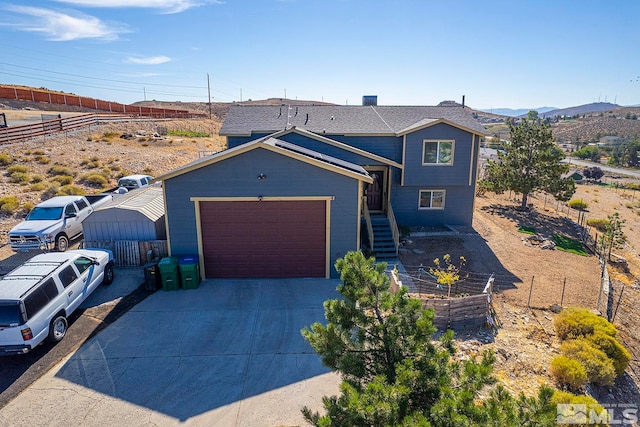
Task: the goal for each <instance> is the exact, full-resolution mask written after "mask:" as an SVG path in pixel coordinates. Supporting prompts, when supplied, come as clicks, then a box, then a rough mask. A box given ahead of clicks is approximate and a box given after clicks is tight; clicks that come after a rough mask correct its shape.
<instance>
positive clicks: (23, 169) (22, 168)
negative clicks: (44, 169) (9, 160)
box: [7, 165, 29, 176]
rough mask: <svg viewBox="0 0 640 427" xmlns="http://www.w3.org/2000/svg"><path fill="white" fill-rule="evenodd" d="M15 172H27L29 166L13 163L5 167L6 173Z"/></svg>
mask: <svg viewBox="0 0 640 427" xmlns="http://www.w3.org/2000/svg"><path fill="white" fill-rule="evenodd" d="M15 172H19V173H27V172H29V168H28V167H26V166H24V165H13V166H9V167H8V168H7V175H9V176H11V174H13V173H15Z"/></svg>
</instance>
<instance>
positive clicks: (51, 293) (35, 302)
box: [24, 278, 58, 319]
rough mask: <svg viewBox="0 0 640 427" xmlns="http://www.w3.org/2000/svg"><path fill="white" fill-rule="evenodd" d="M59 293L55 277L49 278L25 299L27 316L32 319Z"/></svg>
mask: <svg viewBox="0 0 640 427" xmlns="http://www.w3.org/2000/svg"><path fill="white" fill-rule="evenodd" d="M57 295H58V287H57V286H56V284H55V282H54V281H53V279H51V278H49V279H47V281H46V282H44V283H43V284H42V285H40V286H38V287H37V288H36V289H35V290H34V291H33V292H31V293H30V294H29V295H27V297H26V298H25V299H24V307H25V309H26V311H27V318H28V319H31V318H32V317H33V316H35V315H36V314H38V312H39V311H40V310H42V309H43V308H44V307H45V306H46V305H47V304H49V301H51V300H52V299H53V298H55V297H56V296H57Z"/></svg>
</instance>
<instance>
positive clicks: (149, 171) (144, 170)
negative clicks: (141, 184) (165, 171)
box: [142, 166, 153, 175]
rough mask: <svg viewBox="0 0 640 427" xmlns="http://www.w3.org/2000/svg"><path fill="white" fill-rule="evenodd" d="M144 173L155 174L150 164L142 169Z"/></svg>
mask: <svg viewBox="0 0 640 427" xmlns="http://www.w3.org/2000/svg"><path fill="white" fill-rule="evenodd" d="M142 173H146V174H147V175H153V169H151V168H150V167H149V166H147V167H146V168H144V169H143V170H142Z"/></svg>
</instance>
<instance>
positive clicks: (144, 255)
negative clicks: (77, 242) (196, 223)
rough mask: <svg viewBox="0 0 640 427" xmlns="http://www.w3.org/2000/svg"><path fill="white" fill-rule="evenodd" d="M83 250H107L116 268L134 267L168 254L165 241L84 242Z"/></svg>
mask: <svg viewBox="0 0 640 427" xmlns="http://www.w3.org/2000/svg"><path fill="white" fill-rule="evenodd" d="M84 247H85V248H100V249H109V250H110V251H112V252H113V256H114V258H115V263H116V265H117V266H118V267H136V266H140V265H143V264H146V263H147V262H149V261H152V260H153V259H155V258H157V259H160V258H163V257H166V256H167V254H168V250H167V241H166V240H149V241H140V240H115V241H113V240H111V241H85V242H84Z"/></svg>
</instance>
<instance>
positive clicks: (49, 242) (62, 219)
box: [9, 194, 114, 252]
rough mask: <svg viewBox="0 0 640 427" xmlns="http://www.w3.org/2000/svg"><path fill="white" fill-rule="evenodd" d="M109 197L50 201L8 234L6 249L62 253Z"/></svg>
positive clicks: (55, 198) (63, 198)
mask: <svg viewBox="0 0 640 427" xmlns="http://www.w3.org/2000/svg"><path fill="white" fill-rule="evenodd" d="M112 197H114V194H100V195H91V196H87V197H85V196H58V197H52V198H51V199H49V200H46V201H44V202H42V203H40V204H38V205H37V206H36V207H34V208H33V209H32V210H31V212H29V214H28V215H27V217H26V218H25V219H24V221H22V222H21V223H20V224H18V225H16V226H15V227H13V228H12V229H11V230H10V231H9V246H11V249H12V250H13V251H15V252H24V251H29V250H35V249H43V250H50V249H52V248H55V249H56V250H57V251H59V252H64V251H66V250H67V248H68V247H69V241H70V240H73V239H75V238H77V237H79V236H80V235H81V234H82V221H84V219H85V218H86V217H88V216H89V215H91V214H92V213H93V210H94V209H95V208H97V207H98V206H100V205H102V204H104V203H107V202H108V201H110V200H111V199H112Z"/></svg>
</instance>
